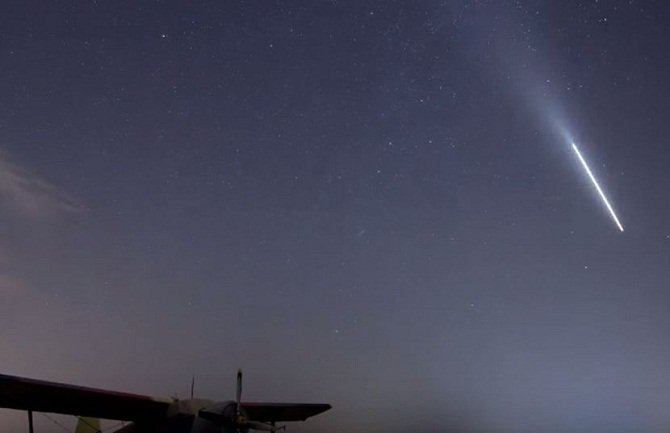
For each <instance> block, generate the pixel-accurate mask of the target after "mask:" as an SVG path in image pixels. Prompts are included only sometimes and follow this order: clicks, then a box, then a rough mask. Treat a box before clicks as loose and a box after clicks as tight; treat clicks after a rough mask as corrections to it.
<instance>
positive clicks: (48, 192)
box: [0, 154, 81, 219]
mask: <svg viewBox="0 0 670 433" xmlns="http://www.w3.org/2000/svg"><path fill="white" fill-rule="evenodd" d="M0 205H1V206H2V207H3V208H5V209H10V210H12V211H14V212H17V213H19V214H20V215H21V216H23V217H30V218H35V219H44V218H49V217H52V216H54V215H57V214H59V213H73V212H79V210H80V209H81V207H80V206H79V205H78V204H77V202H76V201H75V200H74V199H73V198H72V197H70V196H69V195H68V194H66V193H65V192H63V191H61V190H60V189H58V188H56V187H55V186H54V185H52V184H51V183H49V182H47V181H46V180H44V179H42V178H41V177H39V176H38V175H36V174H34V173H31V172H30V171H28V170H26V169H23V168H21V167H19V166H17V165H15V164H13V163H11V162H10V161H8V160H7V158H5V157H4V155H2V154H0Z"/></svg>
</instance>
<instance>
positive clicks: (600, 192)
mask: <svg viewBox="0 0 670 433" xmlns="http://www.w3.org/2000/svg"><path fill="white" fill-rule="evenodd" d="M572 149H573V150H574V151H575V153H576V154H577V158H579V162H581V163H582V166H583V167H584V170H586V173H587V174H588V175H589V177H590V178H591V182H593V185H594V186H595V187H596V190H597V191H598V194H600V198H601V199H603V202H604V203H605V206H606V207H607V210H608V211H609V212H610V215H612V219H613V220H614V222H615V223H616V225H617V227H619V230H621V231H623V226H622V225H621V223H620V222H619V218H617V216H616V214H615V213H614V209H612V206H611V205H610V202H609V201H608V200H607V197H605V193H604V192H603V190H602V189H600V185H598V181H597V180H596V178H595V176H594V175H593V173H591V169H590V168H589V166H588V164H587V163H586V160H585V159H584V157H582V154H581V153H580V152H579V149H577V145H576V144H575V143H572Z"/></svg>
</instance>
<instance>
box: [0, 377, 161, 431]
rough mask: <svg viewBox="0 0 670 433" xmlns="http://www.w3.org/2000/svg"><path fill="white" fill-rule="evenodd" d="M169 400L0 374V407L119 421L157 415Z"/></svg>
mask: <svg viewBox="0 0 670 433" xmlns="http://www.w3.org/2000/svg"><path fill="white" fill-rule="evenodd" d="M170 403H171V402H170V400H161V399H155V398H153V397H148V396H144V395H137V394H126V393H123V392H115V391H106V390H103V389H95V388H86V387H83V386H75V385H68V384H63V383H56V382H46V381H43V380H35V379H27V378H23V377H17V376H8V375H4V374H0V407H5V408H9V409H19V410H32V411H36V412H52V413H62V414H68V415H78V416H88V417H94V418H104V419H115V420H123V421H138V420H146V419H151V418H154V417H161V416H164V415H165V412H166V411H167V409H168V406H170Z"/></svg>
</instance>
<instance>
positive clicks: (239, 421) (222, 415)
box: [200, 369, 286, 433]
mask: <svg viewBox="0 0 670 433" xmlns="http://www.w3.org/2000/svg"><path fill="white" fill-rule="evenodd" d="M233 404H234V405H235V406H234V413H231V412H232V409H233V408H232V407H231V406H232V405H233ZM228 408H230V409H229V410H230V412H228V413H226V410H225V409H224V410H223V411H221V412H219V411H213V410H208V409H203V410H200V416H201V417H203V418H205V419H208V420H210V421H213V422H216V423H217V424H222V425H228V426H230V425H231V424H232V427H233V428H234V429H235V432H236V433H246V432H247V431H248V430H261V431H268V432H272V433H274V432H278V431H280V430H286V426H277V425H276V424H275V423H274V422H270V423H265V422H261V421H250V420H248V419H247V416H246V414H245V413H244V410H243V408H242V370H241V369H240V370H237V386H236V390H235V402H234V403H232V404H230V406H228Z"/></svg>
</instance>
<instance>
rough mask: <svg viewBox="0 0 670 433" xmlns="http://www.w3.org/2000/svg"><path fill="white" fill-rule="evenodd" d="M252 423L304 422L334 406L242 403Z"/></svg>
mask: <svg viewBox="0 0 670 433" xmlns="http://www.w3.org/2000/svg"><path fill="white" fill-rule="evenodd" d="M240 405H241V406H242V409H244V412H245V413H246V414H247V418H248V419H249V420H250V421H261V422H275V421H278V422H289V421H304V420H306V419H307V418H309V417H311V416H314V415H318V414H320V413H321V412H325V411H327V410H328V409H330V408H331V407H332V406H331V405H329V404H312V403H240Z"/></svg>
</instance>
